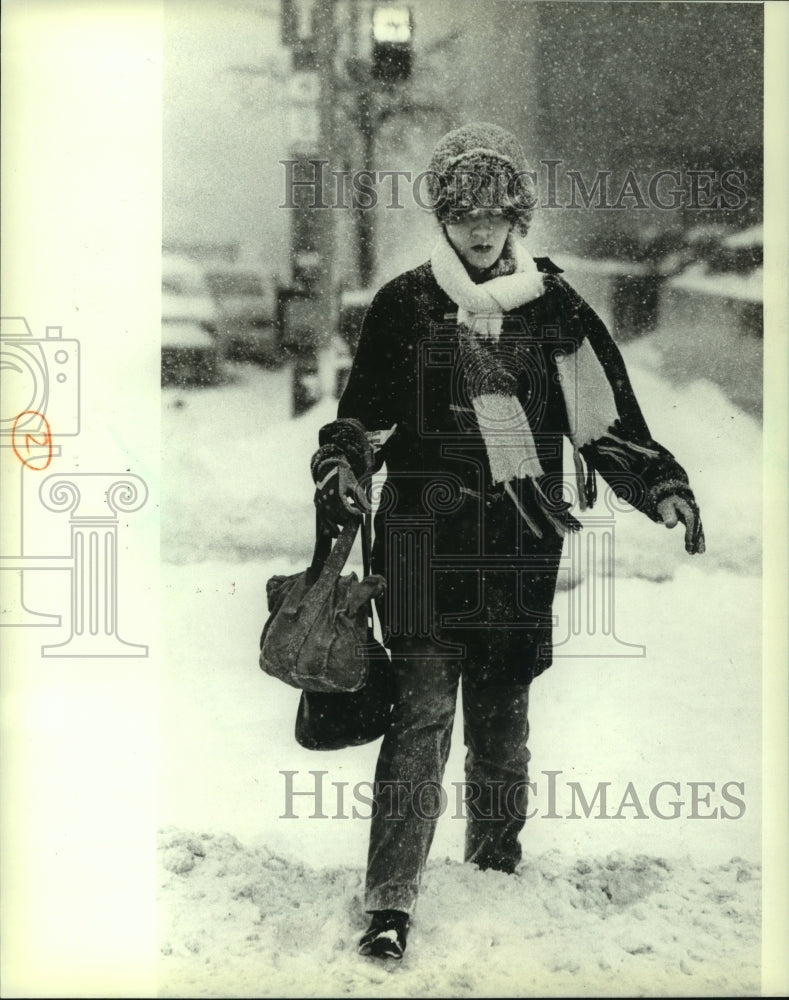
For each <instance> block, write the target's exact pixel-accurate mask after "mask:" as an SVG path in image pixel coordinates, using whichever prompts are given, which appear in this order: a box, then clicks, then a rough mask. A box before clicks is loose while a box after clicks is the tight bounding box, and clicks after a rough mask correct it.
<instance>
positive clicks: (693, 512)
mask: <svg viewBox="0 0 789 1000" xmlns="http://www.w3.org/2000/svg"><path fill="white" fill-rule="evenodd" d="M657 512H658V514H659V515H660V517H661V520H662V521H663V524H665V526H666V527H667V528H675V527H676V526H677V523H678V522H679V521H682V523H683V524H684V525H685V551H686V552H688V553H690V554H691V555H695V554H696V553H699V554H701V553H702V552H704V551H705V550H706V546H705V544H704V529H703V528H702V526H701V515H700V514H699V508H698V507H697V506H696V504H695V503H694V502H693V501H692V500H687V499H683V498H682V497H679V496H677V495H676V494H672V495H671V496H669V497H666V498H665V499H664V500H661V501H660V503H659V504H658V505H657Z"/></svg>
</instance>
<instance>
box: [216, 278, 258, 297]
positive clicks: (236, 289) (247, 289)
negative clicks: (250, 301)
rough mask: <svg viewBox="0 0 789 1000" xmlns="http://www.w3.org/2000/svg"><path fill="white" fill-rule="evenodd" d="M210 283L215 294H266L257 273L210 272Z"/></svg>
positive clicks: (256, 295)
mask: <svg viewBox="0 0 789 1000" xmlns="http://www.w3.org/2000/svg"><path fill="white" fill-rule="evenodd" d="M207 280H208V284H209V286H210V288H211V291H212V292H213V293H214V295H245V296H255V297H259V296H261V295H264V294H265V292H264V289H263V282H262V281H261V280H260V278H259V277H258V276H257V275H256V274H224V273H223V274H209V275H207Z"/></svg>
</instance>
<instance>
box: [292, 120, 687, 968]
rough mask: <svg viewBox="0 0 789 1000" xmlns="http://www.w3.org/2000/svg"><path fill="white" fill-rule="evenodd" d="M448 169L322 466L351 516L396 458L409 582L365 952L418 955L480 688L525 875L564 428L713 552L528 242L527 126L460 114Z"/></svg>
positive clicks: (500, 825) (477, 748)
mask: <svg viewBox="0 0 789 1000" xmlns="http://www.w3.org/2000/svg"><path fill="white" fill-rule="evenodd" d="M429 169H430V171H431V173H430V175H429V182H430V185H431V191H430V193H431V199H432V203H433V204H434V205H435V216H436V220H437V223H438V227H439V232H438V236H437V241H436V244H435V246H434V248H433V251H432V253H431V256H430V259H429V260H428V261H426V262H425V263H423V264H422V265H420V266H419V267H417V268H415V269H413V270H410V271H407V272H406V273H404V274H401V275H400V276H398V277H397V278H395V279H394V280H392V281H390V282H389V283H388V284H386V285H385V286H384V287H383V288H381V290H380V291H379V292H378V293H377V295H376V296H375V298H374V300H373V302H372V304H371V306H370V308H369V310H368V312H367V315H366V317H365V320H364V323H363V327H362V331H361V336H360V340H359V345H358V349H357V351H356V355H355V358H354V362H353V367H352V370H351V373H350V377H349V381H348V385H347V388H346V390H345V392H344V393H343V396H342V398H341V400H340V403H339V408H338V419H337V420H336V421H334V422H332V423H331V424H328V425H326V426H325V427H323V428H322V429H321V432H320V437H319V445H320V446H319V449H318V451H317V452H316V453H315V455H314V457H313V461H312V473H313V478H314V480H315V483H316V487H317V489H316V503H317V505H318V508H319V510H320V511H321V512H322V513H323V519H324V524H325V525H326V530H329V531H331V532H332V533H336V531H337V530H338V526H339V525H341V524H343V523H345V522H347V520H348V519H349V518H352V517H358V516H359V513H360V506H361V507H364V506H365V505H366V503H367V500H366V497H367V495H368V489H367V487H368V484H369V479H370V476H371V474H372V473H373V472H374V471H377V470H378V469H380V468H381V466H382V465H383V464H384V463H385V465H386V472H387V478H386V483H385V485H384V486H383V488H382V492H381V497H380V504H379V509H378V512H377V514H376V517H375V542H374V546H373V570H374V572H378V573H381V574H382V575H383V576H385V577H386V579H387V595H388V596H387V603H386V608H385V615H384V618H385V621H384V622H383V625H384V629H385V634H386V644H387V646H388V647H389V649H390V651H391V655H392V669H393V672H394V677H395V683H396V700H395V704H394V709H393V714H392V721H391V725H390V727H389V730H388V732H387V733H386V735H385V736H384V739H383V743H382V746H381V750H380V755H379V758H378V765H377V768H376V774H375V794H374V802H375V807H374V812H373V818H372V825H371V833H370V847H369V854H368V862H367V878H366V896H365V909H366V910H367V911H368V913H370V914H371V915H372V920H371V923H370V926H369V929H368V930H367V932H366V933H365V934H364V936H363V937H362V939H361V942H360V945H359V950H360V952H361V953H362V954H367V955H374V956H378V957H389V958H401V957H402V955H403V952H404V950H405V947H406V935H407V932H408V926H409V917H410V915H411V914H412V912H413V909H414V906H415V903H416V899H417V894H418V891H419V884H420V880H421V876H422V872H423V870H424V866H425V863H426V861H427V857H428V852H429V850H430V845H431V842H432V839H433V833H434V830H435V824H436V820H437V817H438V815H439V814H440V812H441V811H442V809H441V794H442V790H441V780H442V778H443V773H444V767H445V764H446V760H447V755H448V752H449V741H450V735H451V731H452V725H453V720H454V716H455V704H456V698H457V692H458V687H459V685H461V684H462V701H463V720H464V737H465V743H466V748H467V754H466V764H465V769H466V774H465V778H466V780H465V783H464V786H463V794H464V799H465V802H464V804H465V807H466V812H467V827H466V843H465V859H466V861H468V862H472V863H474V864H476V865H478V866H479V867H480V868H482V869H485V868H493V869H497V870H499V871H503V872H510V873H511V872H513V871H514V870H515V868H516V867H517V865H518V863H519V861H520V858H521V848H520V844H519V841H518V836H519V833H520V831H521V830H522V828H523V825H524V820H525V813H526V781H527V777H528V771H527V768H528V762H529V751H528V749H527V737H528V728H529V727H528V702H529V686H530V684H531V682H532V681H533V680H534V678H535V677H536V676H538V675H539V674H540V673H541V672H542V671H544V670H545V669H546V668H547V667H548V666H550V663H551V614H552V611H551V609H552V602H553V597H554V590H555V586H556V578H557V573H558V568H559V561H560V557H561V551H562V541H563V537H564V534H565V533H566V532H567V531H574V530H577V529H578V528H579V527H580V524H579V522H578V521H577V520H576V519H575V518H574V517H573V515H572V513H571V510H570V504H569V503H568V502H566V500H565V490H566V486H572V484H564V482H563V471H562V465H563V463H562V447H563V439H564V438H568V439H569V441H570V443H571V445H572V448H573V458H574V463H575V482H576V486H577V501H578V504H579V507H580V508H581V509H585V508H586V507H588V506H591V505H592V504H593V503H594V501H595V496H596V480H595V473H596V472H597V473H599V474H600V475H601V476H602V477H603V478H604V480H605V481H606V482H607V483H608V485H609V486H610V487H611V488H612V489H613V490H614V491H615V492H616V494H617V495H618V496H619V497H620V498H624V499H626V500H627V501H628V502H629V503H630V504H632V505H633V506H634V507H636V508H637V509H638V510H640V511H642V512H643V513H644V514H646V515H647V517H649V518H651V519H652V520H653V521H656V522H658V523H660V522H662V523H664V524H665V525H666V526H667V527H674V526H675V525H676V524H677V523H678V521H681V522H682V523H683V524H684V526H685V548H686V549H687V551H688V552H690V553H694V552H703V551H704V536H703V532H702V527H701V521H700V518H699V511H698V507H697V506H696V502H695V499H694V496H693V493H692V491H691V488H690V486H689V484H688V477H687V475H686V473H685V471H684V470H683V469H682V467H681V466H680V465H679V464H678V463H677V461H676V459H675V458H674V457H673V456H672V455H671V454H670V453H669V452H668V451H667V450H666V449H665V448H663V447H662V446H661V445H659V444H658V443H657V442H655V441H654V440H653V439H652V437H651V435H650V433H649V430H648V427H647V424H646V422H645V420H644V418H643V416H642V414H641V411H640V409H639V406H638V403H637V401H636V399H635V396H634V394H633V390H632V388H631V385H630V380H629V378H628V375H627V372H626V369H625V366H624V363H623V361H622V358H621V355H620V353H619V351H618V349H617V347H616V346H615V344H614V342H613V340H612V339H611V337H610V335H609V333H608V331H607V330H606V328H605V326H604V325H603V323H602V322H601V320H600V319H599V318H598V317H597V315H596V314H595V313H594V312H593V310H592V309H591V308H590V307H589V306H588V305H587V303H586V302H585V301H584V300H583V299H582V298H581V297H580V296H579V295H578V294H577V293H576V292H575V291H573V289H572V288H571V287H570V286H569V285H568V284H567V282H566V281H564V279H563V278H562V277H561V270H560V268H558V267H556V266H555V265H554V264H553V263H552V262H551V261H550V259H548V258H536V259H535V258H532V257H530V256H529V254H528V252H527V251H526V249H525V246H524V243H523V237H524V236H525V235H526V233H527V232H528V228H529V223H530V221H531V218H532V214H533V211H534V208H535V205H536V197H535V192H534V185H533V182H532V181H531V179H530V178H529V176H528V173H527V170H528V167H527V164H526V161H525V158H524V155H523V152H522V150H521V147H520V145H519V143H518V141H517V139H516V138H515V137H514V136H513V135H511V134H510V133H509V132H507V131H505V130H504V129H502V128H499V127H498V126H496V125H491V124H488V123H476V124H471V125H467V126H464V127H462V128H459V129H455V130H454V131H452V132H450V133H448V134H447V135H446V136H444V137H443V138H442V139H441V141H440V142H439V143H438V146H437V147H436V149H435V151H434V153H433V157H432V160H431V163H430V167H429ZM403 790H405V791H403ZM401 793H402V794H401ZM417 793H418V794H417Z"/></svg>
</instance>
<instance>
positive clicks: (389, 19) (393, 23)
mask: <svg viewBox="0 0 789 1000" xmlns="http://www.w3.org/2000/svg"><path fill="white" fill-rule="evenodd" d="M412 34H413V22H412V20H411V10H410V8H409V7H376V8H375V9H374V10H373V62H372V75H373V77H374V79H376V80H384V81H387V82H390V81H391V82H394V81H398V80H407V79H408V77H409V76H410V75H411V61H412V54H413V53H412V46H411V42H412Z"/></svg>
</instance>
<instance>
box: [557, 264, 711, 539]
mask: <svg viewBox="0 0 789 1000" xmlns="http://www.w3.org/2000/svg"><path fill="white" fill-rule="evenodd" d="M559 282H560V284H561V286H562V287H563V288H564V290H565V292H566V294H567V296H568V298H569V301H570V307H571V310H572V319H573V320H574V321H575V323H576V324H577V325H576V329H577V330H578V331H579V334H580V337H581V338H586V340H587V341H588V343H589V345H590V346H591V348H592V350H593V351H594V354H595V356H596V357H597V360H598V361H599V362H600V365H601V367H602V369H603V372H604V373H605V376H606V379H607V381H608V383H609V385H610V386H611V390H612V393H613V397H614V402H615V404H616V411H617V419H616V421H615V423H614V425H613V426H612V427H611V428H610V433H609V434H606V435H604V436H602V437H600V438H599V439H597V440H594V441H592V442H591V443H588V444H585V445H584V446H583V447H581V448H580V452H581V454H582V455H583V457H584V459H585V460H586V462H587V464H588V465H589V466H590V467H591V468H592V469H594V470H596V471H597V472H599V473H600V475H601V476H602V477H603V479H604V480H605V481H606V482H607V483H608V485H609V486H610V487H611V488H612V489H613V490H614V492H615V493H616V495H617V496H618V497H620V498H621V499H624V500H626V501H627V502H628V503H630V504H632V506H633V507H635V508H636V509H637V510H640V511H642V513H644V514H646V515H647V517H649V518H651V519H652V520H653V521H660V520H661V518H660V515H659V514H658V511H657V507H658V504H659V503H660V501H661V500H663V499H665V498H666V497H668V496H671V495H672V494H675V495H677V496H679V497H681V498H683V499H685V500H687V501H688V502H689V503H690V504H691V505H692V506H693V507H696V501H695V497H694V495H693V491H692V489H691V487H690V483H689V480H688V475H687V473H686V471H685V470H684V469H683V467H682V466H681V465H680V464H679V462H678V461H677V459H676V458H675V457H674V456H673V455H672V454H671V452H670V451H668V449H666V448H664V447H663V445H661V444H659V443H658V442H657V441H655V440H654V438H653V437H652V435H651V433H650V431H649V427H648V426H647V422H646V420H645V419H644V415H643V414H642V412H641V408H640V406H639V404H638V400H637V399H636V396H635V393H634V392H633V387H632V385H631V382H630V377H629V375H628V373H627V369H626V367H625V363H624V360H623V358H622V355H621V353H620V351H619V348H618V347H617V346H616V344H615V343H614V340H613V338H612V337H611V334H610V333H609V332H608V330H607V328H606V326H605V324H604V323H603V321H602V320H601V319H600V317H599V316H598V315H597V313H595V311H594V310H593V309H592V308H591V306H590V305H589V304H588V303H587V302H586V301H585V300H584V299H583V298H581V296H580V295H578V293H577V292H576V291H575V290H574V289H572V288H571V287H570V286H569V285H568V284H567V283H566V282H564V281H563V280H561V279H559Z"/></svg>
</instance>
